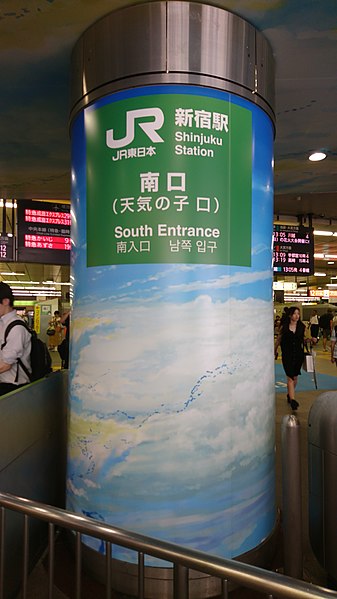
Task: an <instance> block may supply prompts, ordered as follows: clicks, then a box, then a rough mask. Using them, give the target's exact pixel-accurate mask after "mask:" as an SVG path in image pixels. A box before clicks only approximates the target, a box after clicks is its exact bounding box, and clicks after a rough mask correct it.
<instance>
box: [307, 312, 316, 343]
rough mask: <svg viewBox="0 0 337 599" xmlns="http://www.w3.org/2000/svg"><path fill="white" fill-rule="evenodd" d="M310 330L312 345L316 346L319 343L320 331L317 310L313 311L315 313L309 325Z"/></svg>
mask: <svg viewBox="0 0 337 599" xmlns="http://www.w3.org/2000/svg"><path fill="white" fill-rule="evenodd" d="M308 329H310V336H311V339H312V345H316V343H317V341H318V331H319V324H318V314H317V310H313V312H312V315H311V317H310V320H309V324H308Z"/></svg>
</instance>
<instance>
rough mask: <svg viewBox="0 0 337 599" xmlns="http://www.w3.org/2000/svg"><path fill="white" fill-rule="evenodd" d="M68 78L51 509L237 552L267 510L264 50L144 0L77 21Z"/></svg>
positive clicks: (239, 29) (261, 530)
mask: <svg viewBox="0 0 337 599" xmlns="http://www.w3.org/2000/svg"><path fill="white" fill-rule="evenodd" d="M72 73H73V82H72V113H71V138H72V180H73V188H72V210H73V213H74V219H73V220H74V227H73V245H74V249H73V253H72V257H73V274H74V278H75V287H74V302H73V320H72V322H73V325H72V326H73V338H72V362H71V363H72V370H71V416H70V441H69V467H68V508H70V509H72V510H75V511H78V512H82V513H85V514H89V515H92V516H94V517H97V518H100V519H103V520H105V521H107V522H111V523H113V524H115V525H118V526H121V527H124V528H127V529H131V530H134V531H138V532H142V533H144V534H147V535H150V536H154V537H159V538H163V539H166V540H170V541H173V542H176V543H181V544H184V545H188V546H190V547H193V548H197V549H200V550H205V551H208V552H210V553H214V554H216V555H220V556H226V557H233V556H240V555H242V554H247V552H250V551H251V550H253V549H255V548H256V547H259V546H260V544H261V543H263V541H264V540H265V539H266V538H267V537H268V536H269V535H270V534H271V533H272V531H273V528H274V526H275V520H276V510H275V495H274V361H273V355H274V354H273V334H272V330H273V308H272V255H271V239H272V221H273V171H272V158H273V156H272V154H273V136H274V127H273V59H272V54H271V51H270V48H269V46H268V44H267V42H266V40H265V39H264V38H263V36H262V35H261V34H260V33H259V32H257V31H256V30H255V29H254V27H252V26H251V25H250V24H249V23H247V22H246V21H244V20H243V19H241V18H240V17H238V16H236V15H234V14H231V13H229V12H227V11H226V10H222V9H220V8H216V7H214V6H209V5H206V4H201V3H193V2H174V1H173V2H172V1H170V2H150V3H146V4H138V5H135V6H129V7H127V8H124V9H121V10H118V11H116V12H113V13H111V14H109V15H107V16H106V17H104V18H103V19H101V20H100V21H98V22H97V23H95V24H94V25H93V26H92V27H90V28H89V29H88V30H87V31H86V32H85V33H84V34H83V35H82V37H81V38H80V40H79V41H78V43H77V45H76V47H75V49H74V53H73V63H72ZM88 543H89V541H88ZM93 547H94V549H97V550H98V551H100V550H101V547H100V544H99V543H96V545H95V544H94V545H93ZM114 557H116V558H118V559H121V560H124V561H133V560H134V559H135V558H134V556H132V555H130V554H129V553H128V552H127V551H124V550H123V549H122V548H120V549H118V548H116V549H115V550H114ZM152 563H157V562H152V561H151V560H150V561H148V562H147V564H150V565H151V564H152Z"/></svg>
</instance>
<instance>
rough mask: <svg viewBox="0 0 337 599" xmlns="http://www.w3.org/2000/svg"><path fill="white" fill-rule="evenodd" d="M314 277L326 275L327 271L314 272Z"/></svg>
mask: <svg viewBox="0 0 337 599" xmlns="http://www.w3.org/2000/svg"><path fill="white" fill-rule="evenodd" d="M314 277H326V273H325V272H314Z"/></svg>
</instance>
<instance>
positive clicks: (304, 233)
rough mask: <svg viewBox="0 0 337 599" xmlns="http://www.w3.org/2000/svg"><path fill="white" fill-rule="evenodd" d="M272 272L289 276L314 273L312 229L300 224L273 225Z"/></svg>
mask: <svg viewBox="0 0 337 599" xmlns="http://www.w3.org/2000/svg"><path fill="white" fill-rule="evenodd" d="M273 270H274V273H277V274H282V275H291V276H310V275H313V274H314V237H313V229H312V228H310V227H304V226H302V225H274V232H273Z"/></svg>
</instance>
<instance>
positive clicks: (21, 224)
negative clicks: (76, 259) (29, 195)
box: [18, 200, 71, 265]
mask: <svg viewBox="0 0 337 599" xmlns="http://www.w3.org/2000/svg"><path fill="white" fill-rule="evenodd" d="M70 247H71V240H70V205H69V204H57V203H53V202H38V201H34V200H20V201H18V261H19V262H42V263H44V264H62V265H67V264H70Z"/></svg>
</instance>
